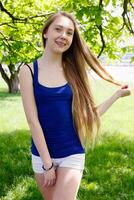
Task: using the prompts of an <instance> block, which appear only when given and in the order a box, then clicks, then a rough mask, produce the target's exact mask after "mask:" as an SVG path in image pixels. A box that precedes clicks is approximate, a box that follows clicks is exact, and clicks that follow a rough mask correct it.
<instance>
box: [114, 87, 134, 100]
mask: <svg viewBox="0 0 134 200" xmlns="http://www.w3.org/2000/svg"><path fill="white" fill-rule="evenodd" d="M116 93H117V95H118V97H125V96H129V95H131V90H130V88H129V87H128V85H123V86H122V87H121V89H119V90H117V91H116Z"/></svg>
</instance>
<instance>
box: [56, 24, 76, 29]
mask: <svg viewBox="0 0 134 200" xmlns="http://www.w3.org/2000/svg"><path fill="white" fill-rule="evenodd" d="M55 26H59V27H61V28H63V27H64V26H62V25H60V24H56V25H55ZM67 29H68V30H70V31H74V30H73V29H72V28H67Z"/></svg>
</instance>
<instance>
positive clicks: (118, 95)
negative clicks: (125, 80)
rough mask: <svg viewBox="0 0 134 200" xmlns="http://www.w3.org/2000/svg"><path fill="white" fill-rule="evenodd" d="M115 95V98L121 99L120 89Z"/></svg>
mask: <svg viewBox="0 0 134 200" xmlns="http://www.w3.org/2000/svg"><path fill="white" fill-rule="evenodd" d="M114 96H115V99H116V100H117V99H119V98H120V97H121V94H120V91H119V90H117V91H116V92H115V94H114Z"/></svg>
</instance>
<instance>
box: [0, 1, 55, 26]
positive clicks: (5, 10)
mask: <svg viewBox="0 0 134 200" xmlns="http://www.w3.org/2000/svg"><path fill="white" fill-rule="evenodd" d="M0 9H1V11H2V12H5V13H6V14H7V15H8V16H9V17H10V18H11V19H12V21H13V23H15V21H22V22H27V21H28V20H30V19H34V18H38V17H46V16H48V15H51V14H53V12H50V13H43V14H38V15H34V16H29V17H26V18H18V17H14V16H13V15H12V14H11V13H10V12H9V11H8V10H7V9H6V8H5V7H4V6H3V4H2V2H1V1H0Z"/></svg>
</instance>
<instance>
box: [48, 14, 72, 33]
mask: <svg viewBox="0 0 134 200" xmlns="http://www.w3.org/2000/svg"><path fill="white" fill-rule="evenodd" d="M51 26H62V27H64V28H66V29H70V30H74V24H73V22H72V20H71V19H69V18H68V17H64V16H59V17H57V18H56V19H55V20H54V21H53V22H52V24H51Z"/></svg>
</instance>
